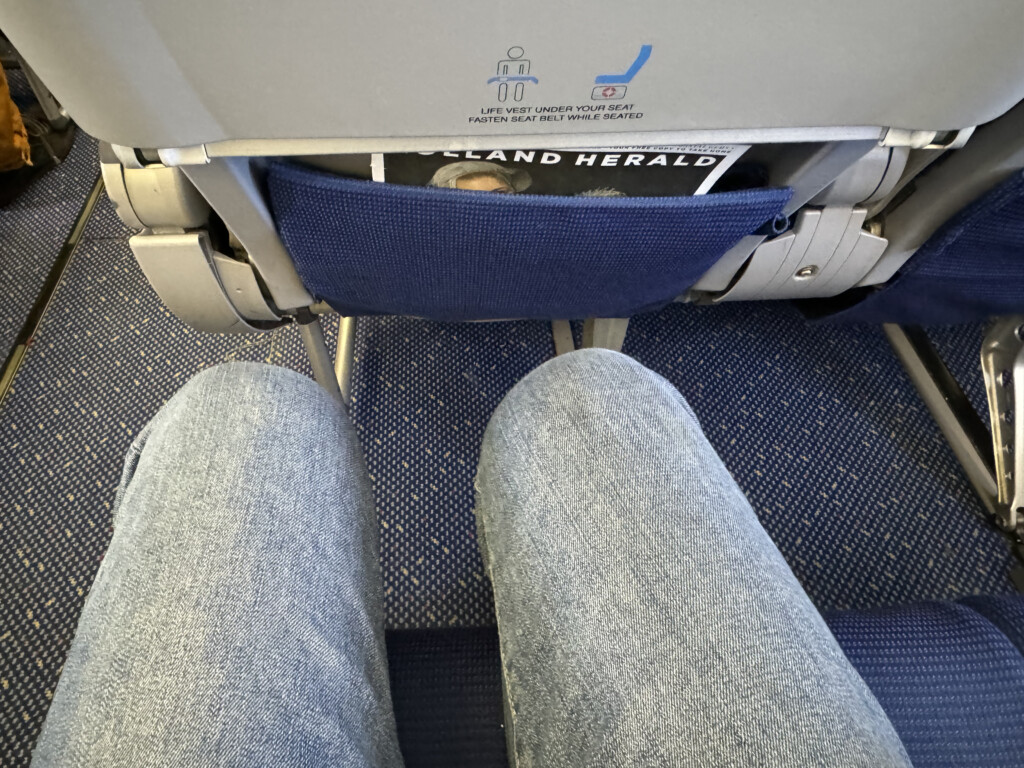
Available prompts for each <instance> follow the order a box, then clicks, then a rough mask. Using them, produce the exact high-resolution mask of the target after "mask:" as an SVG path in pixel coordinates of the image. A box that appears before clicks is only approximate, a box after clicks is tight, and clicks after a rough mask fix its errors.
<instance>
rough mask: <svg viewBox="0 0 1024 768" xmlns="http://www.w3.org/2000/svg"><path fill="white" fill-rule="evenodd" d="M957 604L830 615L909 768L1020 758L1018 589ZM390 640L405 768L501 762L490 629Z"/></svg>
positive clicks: (1021, 607)
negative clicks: (892, 729) (905, 753)
mask: <svg viewBox="0 0 1024 768" xmlns="http://www.w3.org/2000/svg"><path fill="white" fill-rule="evenodd" d="M962 603H963V604H957V603H938V602H935V603H919V604H917V605H911V606H902V607H896V608H886V609H881V610H878V609H876V610H871V611H847V612H836V613H832V614H830V615H826V620H827V621H828V623H829V625H830V627H831V628H832V631H833V632H834V633H835V635H836V637H837V639H838V640H839V644H840V645H841V646H842V648H843V650H844V651H845V652H846V655H847V656H848V657H849V659H850V661H851V662H852V663H853V665H854V666H855V667H856V668H857V671H858V672H859V673H860V674H861V676H862V677H863V678H864V679H865V681H866V682H867V683H868V685H869V686H870V688H871V690H872V691H873V692H874V694H875V696H876V697H877V698H878V700H879V702H880V703H881V704H882V707H883V708H884V709H885V711H886V714H887V715H888V716H889V719H890V720H891V721H892V724H893V726H894V727H895V728H896V732H897V733H898V734H899V736H900V738H901V739H902V741H903V743H904V745H905V746H906V747H907V751H908V752H909V753H910V757H911V760H913V763H914V766H915V768H939V767H940V766H968V765H969V766H1006V767H1007V768H1009V766H1019V765H1022V764H1024V656H1021V654H1020V653H1018V652H1017V651H1016V650H1015V649H1014V647H1013V645H1012V644H1011V642H1009V641H1008V640H1007V637H1008V636H1009V637H1011V638H1013V637H1015V638H1017V640H1020V639H1021V638H1022V637H1024V596H1021V595H1002V596H998V597H971V598H967V599H966V600H963V601H962ZM968 606H969V607H968ZM976 611H979V612H980V613H981V614H982V615H979V613H977V612H976ZM993 616H995V617H996V618H995V619H992V617H993ZM986 618H988V620H986ZM990 621H991V622H992V623H989V622H990ZM993 624H994V625H995V626H993ZM997 627H998V629H997ZM1004 633H1005V634H1004ZM387 641H388V659H389V663H390V665H391V678H392V679H391V689H392V696H393V698H394V702H395V711H396V715H397V720H398V730H399V739H400V741H401V744H402V753H403V755H404V757H405V761H406V766H407V768H434V767H435V766H437V767H438V768H440V766H456V765H467V766H470V765H471V766H474V768H502V767H503V766H505V765H507V764H508V763H507V761H506V757H505V744H504V740H503V738H502V737H501V736H500V733H501V727H500V726H501V720H502V712H501V678H500V675H499V669H500V666H499V665H500V660H499V656H498V636H497V633H496V632H495V630H494V629H492V628H488V629H478V628H473V629H448V630H418V631H400V632H389V633H388V638H387Z"/></svg>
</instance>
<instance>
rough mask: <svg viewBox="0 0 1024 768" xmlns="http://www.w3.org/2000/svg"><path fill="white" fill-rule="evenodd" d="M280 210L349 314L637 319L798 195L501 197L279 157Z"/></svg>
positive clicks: (274, 195) (299, 250) (323, 293)
mask: <svg viewBox="0 0 1024 768" xmlns="http://www.w3.org/2000/svg"><path fill="white" fill-rule="evenodd" d="M267 188H268V194H269V201H270V206H271V210H272V212H273V215H274V218H275V220H276V223H277V227H278V230H279V232H280V234H281V238H282V240H283V242H284V244H285V246H286V248H287V249H288V250H289V252H290V253H291V256H292V258H293V259H294V261H295V266H296V268H297V270H298V272H299V275H300V276H301V277H302V280H303V282H304V283H305V285H306V287H307V288H308V289H309V290H310V292H312V293H313V294H314V295H315V296H316V297H317V298H318V299H322V300H324V301H326V302H328V303H329V304H330V305H331V306H332V307H334V308H335V309H336V310H338V311H339V312H341V313H343V314H348V315H367V314H401V315H413V316H419V317H427V318H431V319H435V320H481V319H497V318H536V319H550V318H557V317H566V318H574V317H592V316H593V317H626V316H629V315H632V314H635V313H637V312H641V311H646V310H651V309H655V308H658V307H660V306H663V305H664V304H666V303H668V302H670V301H672V300H673V299H674V298H675V297H676V296H678V295H679V294H680V293H682V292H684V291H685V290H686V289H687V288H689V287H690V286H692V285H693V284H694V283H695V282H696V281H697V280H698V279H699V278H700V276H701V275H702V274H703V273H704V272H705V271H707V269H708V268H709V267H710V266H711V265H712V264H714V262H715V261H716V260H717V259H718V258H719V257H720V256H721V255H722V254H723V253H725V251H727V250H728V249H729V248H730V247H731V246H732V245H733V244H734V243H735V242H736V241H737V240H739V239H740V238H741V237H743V236H745V235H747V234H750V233H751V232H754V231H756V230H758V229H759V228H760V227H762V226H763V225H765V224H766V223H767V222H771V221H772V220H773V219H774V218H775V217H776V216H777V215H778V214H779V213H780V211H781V210H782V207H783V205H785V203H786V202H787V201H788V199H789V197H790V194H791V191H790V190H789V189H754V190H743V191H739V192H727V193H721V194H711V195H702V196H695V197H658V198H589V197H555V196H538V195H496V194H491V193H486V192H468V191H462V190H449V189H434V188H424V187H412V186H401V185H394V184H381V183H375V182H370V181H360V180H354V179H347V178H342V177H337V176H332V175H329V174H326V173H322V172H320V171H315V170H311V169H309V168H305V167H302V166H298V165H294V164H290V163H285V162H275V163H272V164H271V165H270V166H269V168H268V170H267Z"/></svg>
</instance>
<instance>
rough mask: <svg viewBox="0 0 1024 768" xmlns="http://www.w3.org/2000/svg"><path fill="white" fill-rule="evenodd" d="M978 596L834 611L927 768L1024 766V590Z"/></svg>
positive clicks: (842, 641) (836, 627) (834, 620)
mask: <svg viewBox="0 0 1024 768" xmlns="http://www.w3.org/2000/svg"><path fill="white" fill-rule="evenodd" d="M973 600H975V602H972V601H966V602H965V603H939V602H934V603H921V604H918V605H912V606H905V607H896V608H885V609H876V610H871V611H849V612H845V613H834V614H831V615H828V616H826V617H825V618H826V621H827V622H828V625H829V627H830V628H831V629H832V632H833V634H835V636H836V639H837V640H838V641H839V645H840V646H842V648H843V651H845V653H846V656H847V658H849V659H850V662H851V663H852V664H853V666H854V667H856V669H857V671H858V672H859V673H860V675H861V677H863V678H864V681H865V682H866V683H867V684H868V687H869V688H871V691H872V693H874V694H875V698H877V699H878V702H879V704H881V705H882V709H884V710H885V713H886V714H887V715H888V716H889V719H890V720H891V721H892V724H893V726H894V727H895V728H896V732H897V733H898V734H899V736H900V739H901V740H902V741H903V745H904V746H905V747H906V749H907V753H908V754H909V755H910V759H911V761H912V762H913V764H914V765H915V766H918V768H921V767H922V766H936V767H938V766H950V768H952V767H953V766H965V765H971V766H1020V765H1022V764H1024V655H1022V653H1021V649H1020V648H1019V647H1018V646H1017V645H1016V644H1015V642H1014V640H1013V639H1011V637H1010V636H1008V635H1007V633H1006V631H1004V627H1005V629H1006V630H1007V631H1009V632H1011V633H1013V634H1014V636H1015V637H1016V638H1017V639H1018V640H1019V638H1020V635H1021V634H1022V633H1024V597H1021V596H1009V597H1006V598H984V599H981V600H977V599H973ZM979 609H980V610H979ZM982 611H984V613H983V612H982ZM989 613H990V614H991V615H993V616H994V617H996V621H998V622H999V623H998V624H997V623H994V622H993V621H992V620H990V619H989V618H988V616H987V615H986V614H989Z"/></svg>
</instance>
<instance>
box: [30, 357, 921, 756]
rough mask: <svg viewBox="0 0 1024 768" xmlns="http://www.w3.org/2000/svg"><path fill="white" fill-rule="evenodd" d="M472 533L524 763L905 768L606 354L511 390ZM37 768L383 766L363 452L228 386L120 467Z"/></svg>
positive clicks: (700, 464) (827, 646)
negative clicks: (490, 595)
mask: <svg viewBox="0 0 1024 768" xmlns="http://www.w3.org/2000/svg"><path fill="white" fill-rule="evenodd" d="M478 515H479V523H480V527H481V533H482V545H483V550H484V555H485V562H486V565H487V568H488V571H489V573H490V575H491V579H492V582H493V585H494V592H495V601H496V606H497V616H498V628H499V633H500V635H501V644H502V668H503V676H504V683H505V689H506V706H507V715H506V720H507V723H506V725H507V729H508V731H507V732H508V737H509V746H510V755H509V756H510V761H512V762H513V763H514V764H516V765H519V766H555V767H558V766H597V765H600V766H655V765H658V766H660V765H673V766H675V765H695V766H696V765H742V766H748V765H793V766H805V765H829V766H853V765H858V766H881V765H905V764H908V760H907V758H906V754H905V752H904V751H903V748H902V746H901V745H900V742H899V739H898V737H897V736H896V734H895V732H894V731H893V729H892V726H891V724H890V723H889V721H888V719H887V718H886V716H885V714H884V713H883V712H882V710H881V709H880V707H879V706H878V704H877V702H876V701H875V699H874V697H873V696H872V695H871V693H870V691H869V690H868V689H867V687H866V686H865V684H864V682H863V681H862V680H861V679H860V677H859V676H858V675H857V673H856V672H855V671H854V669H853V668H852V667H851V666H850V664H849V662H848V661H847V660H846V658H845V657H844V656H843V653H842V651H841V650H840V649H839V647H838V646H837V644H836V642H835V640H834V639H833V637H832V636H831V634H830V633H829V631H828V629H827V628H826V626H825V624H824V623H823V621H822V620H821V617H820V616H819V615H818V613H817V611H816V610H815V608H814V606H813V605H812V604H811V603H810V601H809V600H808V598H807V596H806V595H805V594H804V593H803V591H802V590H801V588H800V585H799V584H798V583H797V581H796V579H795V578H794V577H793V575H792V573H791V572H790V570H789V568H788V567H787V566H786V563H785V562H784V561H783V559H782V557H781V555H780V554H779V552H778V550H777V549H776V548H775V547H774V545H773V544H772V543H771V541H770V540H769V538H768V536H767V535H766V534H765V532H764V531H763V530H762V529H761V527H760V526H759V524H758V522H757V519H756V517H755V516H754V513H753V511H752V510H751V508H750V506H749V504H748V503H747V501H746V499H745V498H744V497H743V495H742V493H741V492H740V491H739V489H738V488H737V486H736V484H735V483H734V482H733V480H732V478H731V477H730V476H729V474H728V472H727V471H726V470H725V468H724V467H723V465H722V464H721V462H720V461H719V459H718V457H717V456H716V455H715V453H714V451H713V450H712V448H711V446H710V445H709V444H708V443H707V441H706V439H705V438H704V436H703V434H702V433H701V430H700V427H699V426H698V424H697V421H696V419H695V418H694V415H693V413H692V411H691V410H690V409H689V407H688V406H687V405H686V403H685V402H684V401H683V399H682V397H681V396H680V395H679V393H678V392H676V391H675V390H674V389H673V388H672V386H671V385H669V384H668V383H667V382H666V381H665V380H664V379H662V378H661V377H659V376H657V375H655V374H653V373H651V372H650V371H647V370H646V369H644V368H642V367H641V366H640V365H638V364H637V363H635V362H633V361H631V360H630V359H628V358H626V357H623V356H621V355H618V354H615V353H611V352H603V351H593V350H590V351H584V352H577V353H574V354H571V355H567V356H564V357H560V358H556V359H555V360H553V361H551V362H549V363H547V364H545V365H543V366H541V367H540V368H539V369H537V370H536V371H534V372H533V373H531V374H530V375H529V376H528V377H526V378H525V379H524V380H523V381H522V382H520V383H519V384H518V385H517V386H516V387H515V388H514V389H513V391H512V392H511V393H510V394H509V396H508V397H507V398H506V400H505V401H504V402H503V403H502V405H501V406H500V407H499V409H498V410H497V412H496V413H495V414H494V416H493V418H492V420H491V423H490V425H489V427H488V429H487V433H486V437H485V440H484V446H483V450H482V455H481V460H480V469H479V474H478ZM114 531H115V532H114V537H113V540H112V542H111V545H110V549H109V551H108V553H107V556H106V557H105V559H104V561H103V563H102V565H101V567H100V570H99V573H98V575H97V578H96V582H95V584H94V585H93V588H92V591H91V593H90V595H89V598H88V600H87V602H86V605H85V609H84V611H83V614H82V618H81V621H80V624H79V628H78V632H77V635H76V637H75V640H74V643H73V645H72V648H71V651H70V655H69V658H68V661H67V664H66V665H65V669H64V672H63V675H62V677H61V680H60V685H59V686H58V688H57V691H56V694H55V696H54V700H53V704H52V707H51V709H50V712H49V715H48V717H47V721H46V724H45V727H44V729H43V733H42V735H41V737H40V740H39V743H38V745H37V747H36V751H35V754H34V764H35V765H39V766H42V765H51V764H53V765H71V766H84V765H96V766H100V765H102V766H121V765H123V766H146V765H190V766H192V765H196V766H198V765H202V766H208V765H303V766H306V765H346V766H350V765H358V766H398V765H401V762H402V758H401V755H400V751H399V747H398V742H397V736H396V730H395V723H394V715H393V712H392V709H391V700H390V693H389V689H388V675H387V665H386V655H385V647H384V634H383V608H382V595H381V584H380V576H379V571H378V543H377V529H376V521H375V518H374V505H373V500H372V497H371V493H370V487H369V479H368V477H367V473H366V470H365V468H364V465H363V459H362V457H361V453H360V449H359V444H358V441H357V439H356V435H355V430H354V429H353V428H352V426H351V424H350V422H349V421H348V418H347V416H346V415H345V413H344V412H343V410H342V409H341V408H340V407H339V406H338V405H336V404H335V402H334V401H332V400H331V399H330V398H329V397H328V396H327V395H326V393H324V392H323V391H321V390H320V389H319V388H318V387H317V386H316V385H315V384H314V383H313V382H312V381H310V380H308V379H305V378H303V377H301V376H299V375H298V374H296V373H293V372H291V371H288V370H285V369H281V368H272V367H269V366H262V365H255V364H233V365H226V366H221V367H218V368H214V369H211V370H209V371H206V372H204V373H202V374H200V375H199V376H197V377H196V378H195V379H193V381H191V382H190V383H189V384H187V385H186V386H185V387H184V388H183V389H182V390H181V392H179V393H178V394H177V395H176V396H175V397H174V398H173V399H172V400H171V401H170V402H168V403H167V405H165V406H164V408H163V409H162V410H161V411H160V413H159V414H158V415H157V416H156V417H155V418H154V419H153V421H152V422H151V423H150V424H149V426H148V427H147V428H146V429H145V431H144V432H143V433H142V434H141V435H140V436H139V438H138V439H137V440H136V442H135V444H134V445H133V447H132V449H131V451H130V453H129V456H128V459H127V461H126V466H125V473H124V478H123V481H122V485H121V488H120V490H119V492H118V502H117V509H116V512H115V521H114Z"/></svg>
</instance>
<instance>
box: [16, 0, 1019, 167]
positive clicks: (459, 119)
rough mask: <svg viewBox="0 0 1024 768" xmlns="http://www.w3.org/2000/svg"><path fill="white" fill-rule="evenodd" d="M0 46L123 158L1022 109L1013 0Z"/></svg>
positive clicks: (645, 11)
mask: <svg viewBox="0 0 1024 768" xmlns="http://www.w3.org/2000/svg"><path fill="white" fill-rule="evenodd" d="M0 27H2V28H3V30H4V32H5V33H6V34H7V35H8V36H10V38H11V39H12V41H13V42H14V44H15V45H16V46H17V47H18V48H19V50H20V51H21V52H22V53H23V54H24V55H25V57H26V59H27V60H28V61H29V62H30V63H31V64H32V66H33V67H34V68H35V69H36V71H37V72H38V73H39V75H40V76H41V77H42V79H43V80H44V81H45V82H46V83H47V85H48V86H49V87H50V88H51V90H52V91H53V92H54V94H55V95H56V96H57V97H58V98H59V99H60V100H61V101H62V102H63V103H64V104H65V106H66V107H67V108H68V110H69V112H70V113H71V114H72V116H73V117H75V119H76V120H78V121H79V122H80V123H81V125H82V127H83V128H84V129H85V130H86V131H88V132H89V133H91V134H93V135H95V136H98V137H99V138H102V139H104V140H106V141H109V142H112V143H115V144H121V145H125V146H132V147H150V148H152V147H159V148H165V147H184V146H192V145H197V144H200V143H208V142H221V141H227V140H247V139H249V140H253V139H255V140H259V139H302V138H319V139H331V138H352V139H356V138H364V139H373V138H388V137H390V138H409V137H420V138H422V137H434V139H435V143H436V144H437V145H443V144H444V140H445V137H466V136H478V137H479V136H508V135H533V136H545V135H550V134H559V135H563V136H564V135H587V134H598V133H603V134H608V133H609V132H614V133H622V134H632V135H634V136H635V134H636V133H637V132H641V133H643V132H666V131H687V130H718V129H724V130H742V129H758V128H776V129H778V128H792V129H797V128H813V127H829V126H831V127H856V126H882V127H886V126H888V127H894V128H903V129H920V130H926V131H927V130H951V129H959V128H965V127H968V126H971V125H975V124H977V123H981V122H984V121H987V120H991V119H992V118H994V117H996V116H997V115H999V114H1001V113H1002V112H1004V111H1006V110H1007V109H1009V108H1010V107H1011V106H1012V105H1013V104H1015V103H1016V102H1018V101H1020V100H1021V99H1022V98H1024V46H1022V45H1021V39H1022V30H1024V3H1021V2H1019V0H987V1H986V2H984V3H965V2H962V1H960V0H901V2H897V3H894V2H891V0H864V1H862V2H858V3H848V2H846V3H838V2H837V3H822V2H820V1H819V0H776V1H775V2H772V3H763V2H753V1H752V0H700V1H699V2H689V3H680V2H676V1H675V0H639V1H638V2H633V3H622V2H611V0H593V2H590V3H587V4H583V5H581V4H579V3H551V2H549V1H548V0H517V2H515V3H507V2H493V1H490V2H480V0H446V1H445V2H433V3H422V2H419V3H417V2H408V1H405V2H399V0H376V1H375V2H370V3H347V2H336V0H294V1H293V2H288V3H283V2H280V0H250V1H249V2H247V3H245V4H244V5H239V4H238V3H234V2H229V0H175V2H166V0H104V2H95V0H32V2H28V1H27V0H0ZM644 46H650V49H649V56H647V57H646V58H645V56H644V54H643V52H644V50H646V49H645V48H644ZM510 77H512V78H523V79H519V80H509V79H508V78H510ZM501 78H505V79H504V80H502V79H501ZM489 81H490V82H489ZM503 85H505V86H508V87H506V88H504V89H503V88H502V86H503ZM520 85H521V86H522V87H521V88H520V87H519V86H520ZM503 94H504V98H505V101H501V98H502V95H503ZM515 110H519V111H515ZM570 118H572V119H571V120H570Z"/></svg>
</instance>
